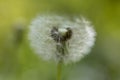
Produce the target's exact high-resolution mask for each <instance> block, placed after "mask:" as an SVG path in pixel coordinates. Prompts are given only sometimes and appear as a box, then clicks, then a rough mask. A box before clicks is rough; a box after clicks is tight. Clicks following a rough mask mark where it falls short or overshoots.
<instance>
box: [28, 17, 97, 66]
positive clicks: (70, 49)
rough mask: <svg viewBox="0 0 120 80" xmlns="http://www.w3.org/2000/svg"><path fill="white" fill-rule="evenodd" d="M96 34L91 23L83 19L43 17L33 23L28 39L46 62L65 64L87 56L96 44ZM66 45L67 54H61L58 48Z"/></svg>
mask: <svg viewBox="0 0 120 80" xmlns="http://www.w3.org/2000/svg"><path fill="white" fill-rule="evenodd" d="M95 36H96V32H95V31H94V29H93V26H92V25H91V23H90V22H89V21H87V20H86V19H84V18H83V17H82V18H74V19H73V20H70V19H69V18H68V17H65V16H57V15H42V16H38V17H37V18H35V19H34V20H33V21H32V24H31V25H30V29H29V34H28V38H29V41H30V46H31V47H32V49H33V50H34V51H35V53H36V54H38V55H39V56H41V57H42V58H43V59H45V60H55V61H58V60H59V59H60V58H62V59H63V62H64V63H66V64H67V63H71V62H76V61H79V60H80V59H82V58H83V57H84V56H85V55H87V54H88V53H89V52H90V50H91V47H92V46H93V45H94V42H95ZM61 42H65V43H66V49H67V52H66V54H64V55H63V54H60V53H59V52H58V51H57V49H56V46H59V47H60V46H62V45H61Z"/></svg>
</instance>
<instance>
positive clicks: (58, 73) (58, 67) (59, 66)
mask: <svg viewBox="0 0 120 80" xmlns="http://www.w3.org/2000/svg"><path fill="white" fill-rule="evenodd" d="M61 73H62V61H59V62H58V64H57V80H61V77H62V76H61Z"/></svg>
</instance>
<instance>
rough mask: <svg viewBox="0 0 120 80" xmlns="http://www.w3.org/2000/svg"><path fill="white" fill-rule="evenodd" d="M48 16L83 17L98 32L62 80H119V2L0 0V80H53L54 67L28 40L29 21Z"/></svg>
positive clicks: (66, 71) (90, 0)
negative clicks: (93, 43)
mask: <svg viewBox="0 0 120 80" xmlns="http://www.w3.org/2000/svg"><path fill="white" fill-rule="evenodd" d="M49 12H50V13H57V14H67V15H69V16H72V15H83V16H85V17H86V18H87V19H89V20H90V21H91V22H92V24H93V25H94V26H95V29H96V32H97V38H96V39H97V40H96V44H95V46H94V48H93V49H92V52H91V53H90V54H89V55H87V56H86V57H85V58H84V59H82V60H81V61H79V62H78V63H76V64H71V65H68V66H64V68H63V71H62V73H63V74H62V75H63V76H62V79H63V80H120V0H0V80H55V78H56V64H55V63H53V62H46V61H43V60H42V59H40V58H39V57H38V56H37V55H35V54H34V52H33V51H32V50H31V48H30V47H29V42H28V40H27V31H28V28H29V25H30V23H31V21H32V19H33V18H35V17H36V16H37V15H38V14H40V13H42V14H43V13H49Z"/></svg>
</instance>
